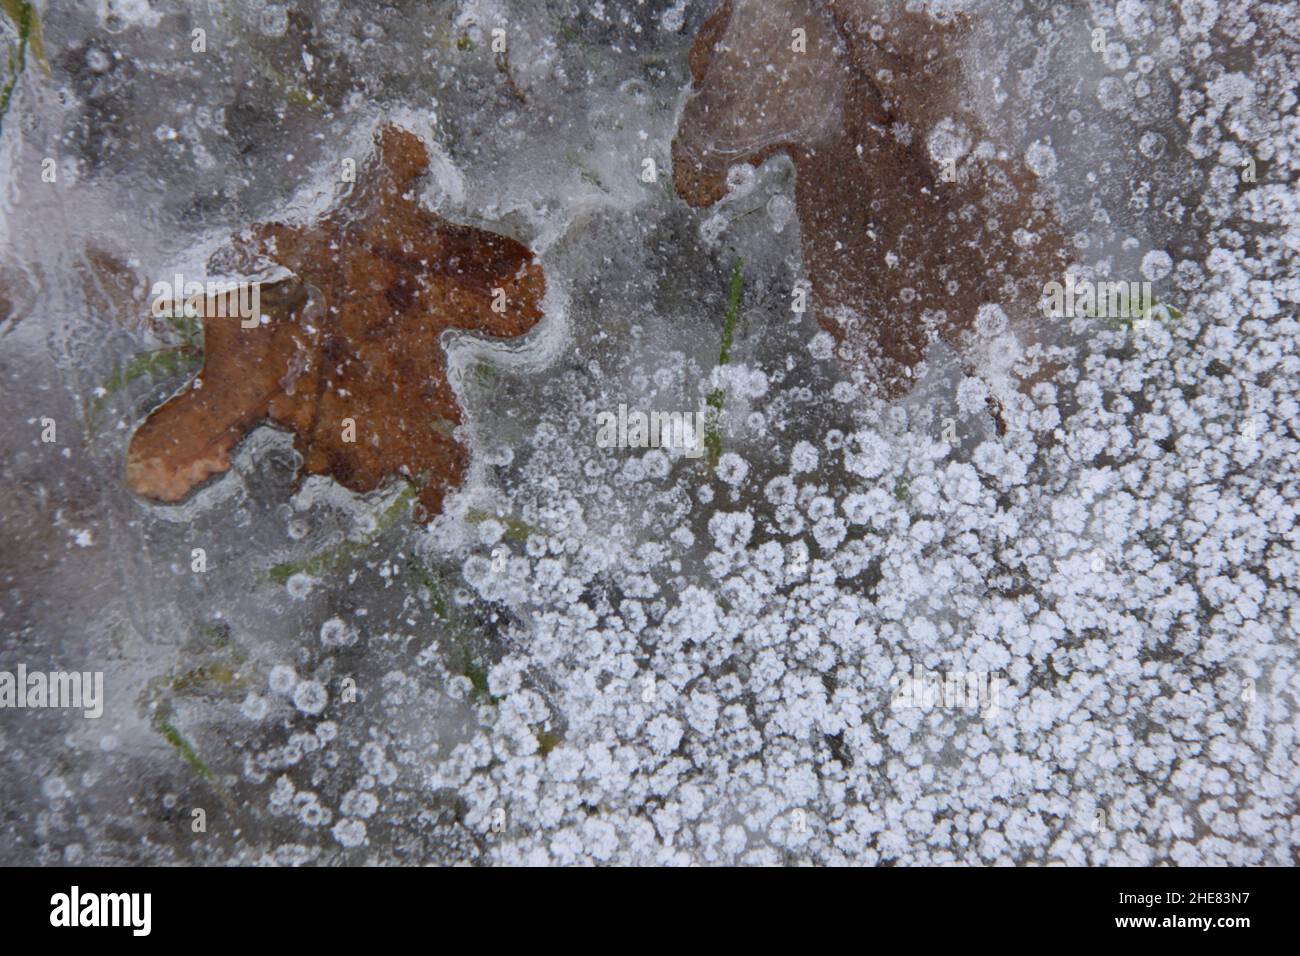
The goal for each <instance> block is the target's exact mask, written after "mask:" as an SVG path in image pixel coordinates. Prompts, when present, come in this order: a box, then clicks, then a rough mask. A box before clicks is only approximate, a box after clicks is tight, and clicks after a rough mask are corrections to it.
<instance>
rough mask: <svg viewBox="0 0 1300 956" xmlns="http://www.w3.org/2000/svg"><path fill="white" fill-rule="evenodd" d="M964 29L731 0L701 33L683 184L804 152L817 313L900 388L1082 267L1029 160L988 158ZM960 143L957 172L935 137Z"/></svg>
mask: <svg viewBox="0 0 1300 956" xmlns="http://www.w3.org/2000/svg"><path fill="white" fill-rule="evenodd" d="M963 29H964V24H963V23H962V22H961V21H949V22H940V21H938V20H936V19H934V18H932V17H931V16H930V15H928V14H925V13H908V12H904V11H903V10H902V9H901V4H897V3H889V2H871V3H868V2H865V0H838V2H829V3H826V4H813V3H811V2H810V0H765V2H761V3H760V2H756V0H727V2H724V3H723V4H722V5H721V7H719V9H718V10H717V12H715V13H714V14H713V16H711V17H710V18H709V19H708V20H707V21H706V22H705V23H704V24H703V26H702V27H701V29H700V32H699V35H698V36H697V37H696V40H695V43H694V45H693V46H692V48H691V53H690V67H691V74H692V77H693V80H694V89H693V92H692V94H691V96H690V98H689V100H688V101H687V104H686V107H685V110H684V111H683V114H682V118H681V121H680V124H679V126H678V130H677V136H676V138H675V139H674V141H673V178H674V182H675V185H676V187H677V192H678V194H679V195H681V196H682V197H683V198H684V199H685V200H686V202H687V203H689V204H690V205H692V206H697V207H699V206H709V205H712V204H713V203H715V202H717V201H718V200H719V199H720V198H722V196H723V195H724V194H725V192H726V185H725V184H726V174H727V170H728V168H729V167H730V166H731V165H733V164H735V163H739V162H749V163H755V164H757V163H760V162H762V161H763V160H764V159H766V158H767V157H769V156H771V155H773V154H776V153H786V154H788V155H789V156H790V157H791V159H792V161H793V162H794V165H795V170H796V179H795V206H796V211H797V213H798V217H799V224H800V232H801V242H802V246H803V257H804V262H805V264H806V267H807V270H808V273H809V276H810V279H811V282H812V293H813V295H812V305H813V308H814V309H815V313H816V315H817V319H818V321H819V323H820V324H821V325H822V326H823V328H825V329H827V330H828V331H830V332H831V333H832V334H834V335H835V336H836V337H837V339H839V340H840V342H841V354H845V355H847V357H848V358H849V359H850V360H851V361H852V362H854V363H855V364H857V365H859V366H860V367H863V368H866V369H867V370H869V372H870V373H871V375H872V378H873V379H874V380H875V381H876V382H878V383H879V385H880V387H881V389H882V391H884V392H885V393H887V394H897V393H898V392H900V391H902V390H903V389H905V388H906V387H907V385H908V384H909V383H910V381H911V379H910V377H909V373H910V370H911V369H912V368H913V367H914V366H915V365H916V364H917V363H918V362H919V361H920V360H921V358H922V357H923V355H924V353H925V349H926V347H927V345H928V344H929V342H930V341H931V340H932V338H934V337H935V336H939V337H942V338H943V339H945V340H946V341H948V342H950V343H952V344H954V345H957V344H960V343H961V342H962V341H963V339H964V338H965V336H966V333H968V332H969V330H970V329H971V328H972V327H973V325H974V319H975V314H976V311H977V310H978V308H979V306H980V305H982V304H984V303H987V302H997V303H1000V304H1003V305H1007V304H1010V303H1012V302H1021V303H1027V302H1032V303H1033V304H1034V305H1035V306H1036V304H1037V298H1038V295H1039V294H1040V292H1041V289H1042V285H1043V283H1044V282H1045V281H1047V280H1048V279H1049V278H1052V277H1059V276H1060V274H1061V273H1062V271H1063V269H1064V266H1065V259H1064V252H1063V250H1064V243H1063V241H1062V239H1061V236H1060V234H1059V229H1058V228H1057V226H1056V224H1055V223H1054V221H1053V219H1052V217H1051V215H1050V213H1049V211H1048V209H1047V204H1046V203H1045V202H1044V201H1043V199H1042V198H1041V197H1040V196H1038V195H1037V194H1036V182H1035V180H1034V177H1033V176H1032V174H1030V172H1029V171H1028V169H1027V168H1026V167H1025V166H1024V164H1023V163H1021V162H1019V161H1018V160H998V159H995V158H979V159H975V158H973V152H972V147H974V146H975V145H976V144H978V143H979V142H980V140H981V139H983V138H985V132H984V131H983V130H982V129H981V128H980V125H979V122H978V121H977V119H976V118H975V117H974V115H973V114H971V113H970V112H968V111H966V110H964V109H963V108H962V106H961V102H960V95H961V87H960V83H959V82H958V78H959V69H960V67H959V63H958V61H957V58H956V55H955V52H954V50H955V43H956V41H957V39H958V38H959V37H960V35H961V33H962V31H963ZM796 31H802V33H797V32H796ZM957 144H961V145H957ZM954 146H956V148H957V151H958V152H959V153H960V157H961V158H960V159H959V160H958V162H957V164H956V165H957V169H958V176H957V181H955V182H945V181H944V180H943V173H944V171H945V170H944V167H943V164H942V163H940V162H938V161H936V158H935V151H936V150H939V151H942V150H944V149H946V148H952V147H954ZM1017 238H1018V239H1019V241H1017Z"/></svg>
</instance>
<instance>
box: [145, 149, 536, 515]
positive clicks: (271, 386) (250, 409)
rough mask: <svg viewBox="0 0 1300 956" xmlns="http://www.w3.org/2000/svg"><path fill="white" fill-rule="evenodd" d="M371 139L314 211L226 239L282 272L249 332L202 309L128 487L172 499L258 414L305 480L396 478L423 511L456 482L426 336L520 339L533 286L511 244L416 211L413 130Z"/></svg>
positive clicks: (459, 470)
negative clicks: (340, 186) (178, 378)
mask: <svg viewBox="0 0 1300 956" xmlns="http://www.w3.org/2000/svg"><path fill="white" fill-rule="evenodd" d="M375 141H376V148H375V154H374V156H373V157H372V158H371V159H370V160H369V162H368V163H367V165H366V166H365V167H364V168H362V169H360V170H358V171H357V174H356V183H355V185H354V186H353V187H352V189H351V191H350V192H349V193H347V194H345V195H344V196H342V197H341V199H340V200H339V201H338V202H337V203H336V205H335V206H334V208H332V209H331V210H330V211H329V212H328V213H326V214H325V215H324V216H323V217H322V218H321V219H320V220H319V221H317V222H315V223H313V224H311V225H310V226H294V225H285V224H282V223H272V224H269V225H262V226H258V227H254V229H253V230H252V234H251V238H250V237H246V238H244V239H242V240H238V241H237V242H236V245H235V248H236V249H238V250H239V251H240V252H241V253H242V254H249V253H251V254H255V255H259V256H262V257H264V258H265V259H267V260H270V261H271V262H274V263H277V264H279V265H280V266H283V267H284V268H286V269H288V270H289V271H290V272H291V273H292V274H293V279H292V280H290V281H289V282H287V283H279V284H278V285H277V286H276V287H273V288H272V289H270V290H267V292H268V293H269V294H268V295H264V296H263V309H262V311H263V313H264V314H265V315H266V318H265V319H264V320H263V322H262V323H261V324H260V325H257V326H256V327H253V328H244V327H243V325H244V324H245V323H244V322H242V321H241V319H240V318H239V317H238V316H236V317H232V318H220V317H205V318H204V320H203V338H204V364H203V368H202V370H201V371H200V372H199V374H198V375H197V376H196V377H195V378H194V380H193V382H191V383H190V384H189V385H187V386H186V387H185V388H184V389H183V390H182V391H180V392H179V393H178V394H177V395H176V396H175V397H173V398H172V399H170V400H169V401H167V402H166V403H165V404H163V405H161V406H160V407H159V408H157V409H155V410H154V411H153V412H152V413H151V414H150V415H149V417H148V418H147V419H146V420H145V422H144V423H143V424H142V425H141V426H140V427H139V429H138V430H137V431H136V433H135V435H134V436H133V437H132V439H131V445H130V450H129V452H128V461H127V476H128V480H129V482H130V485H131V487H132V488H133V489H134V490H135V491H136V492H138V493H139V494H141V495H143V496H145V497H147V498H151V499H154V500H157V501H164V502H175V501H180V500H182V499H184V498H185V497H186V496H188V495H189V494H190V493H191V492H192V491H193V490H194V489H195V488H197V487H198V486H199V485H200V484H201V483H202V482H204V481H205V480H207V479H208V478H210V477H212V476H213V475H218V474H221V473H222V472H224V471H226V470H227V469H228V468H229V467H230V455H231V452H232V451H233V450H234V448H235V447H236V445H238V443H239V442H240V440H241V439H242V438H243V437H244V436H245V435H246V434H247V433H248V432H249V431H250V430H251V429H253V428H254V427H255V426H257V425H258V424H260V423H263V422H269V423H271V424H273V425H277V426H280V427H282V428H285V429H288V430H289V431H291V432H292V433H293V435H294V444H295V447H296V448H297V450H298V451H299V453H300V454H301V455H302V458H303V472H304V473H305V474H308V475H328V476H330V477H332V478H334V479H335V480H336V481H338V482H339V483H340V484H342V485H343V486H344V487H347V488H350V489H352V490H353V491H357V492H368V491H372V490H374V489H376V488H378V487H379V486H380V485H381V484H383V483H384V482H385V481H386V480H387V479H389V478H391V477H394V476H401V477H403V478H405V479H407V480H409V481H412V482H414V483H415V484H416V485H417V486H418V487H419V503H420V504H421V505H422V506H423V509H424V511H425V514H426V515H427V516H429V517H432V516H434V515H436V514H438V513H439V512H440V510H441V507H442V501H443V498H444V496H445V495H446V493H447V492H448V491H449V490H451V489H453V488H455V487H456V486H457V485H458V484H459V483H460V481H461V480H462V478H463V476H464V473H465V469H466V463H467V458H468V452H467V449H466V448H465V446H464V445H462V444H461V443H460V442H458V441H457V440H456V438H455V437H454V435H453V429H454V428H455V426H456V425H458V424H459V423H460V421H461V411H460V407H459V405H458V404H457V401H456V396H455V394H454V392H453V391H452V388H451V385H450V383H449V382H448V381H447V358H446V354H445V352H444V350H443V348H442V343H441V342H440V336H441V335H442V333H443V332H445V331H447V330H448V329H465V330H470V331H473V332H479V333H484V334H486V335H490V336H495V337H503V338H504V337H514V336H519V335H522V334H524V333H525V332H527V331H528V330H529V329H531V328H532V327H533V326H534V325H536V324H537V322H538V321H539V320H540V318H541V315H542V310H541V300H542V296H543V293H544V290H545V280H544V278H543V275H542V269H541V267H540V265H538V264H537V263H536V262H534V261H533V255H532V253H531V252H530V251H529V250H528V249H527V248H526V247H525V246H523V245H522V244H520V243H519V242H516V241H515V240H513V239H510V238H508V237H505V236H501V235H497V234H494V233H491V232H486V231H484V230H481V229H475V228H472V227H470V226H464V225H457V224H455V223H451V222H448V221H447V220H445V219H443V218H441V217H439V216H437V215H435V214H434V213H432V212H429V211H428V210H426V209H423V208H421V207H420V205H419V204H418V203H417V201H416V197H415V193H414V188H415V182H416V180H417V179H419V177H420V176H421V175H422V174H423V173H424V172H425V171H426V169H427V167H428V153H427V151H426V149H425V147H424V145H423V143H421V141H420V139H419V138H418V137H417V136H416V135H415V134H413V133H411V132H408V131H406V130H403V129H399V128H397V127H394V126H385V127H383V128H381V129H380V131H379V132H378V133H377V134H376V137H375ZM225 299H226V301H225V302H224V303H223V302H221V301H218V300H217V299H213V298H209V299H207V303H206V306H205V309H204V313H205V316H214V314H216V312H217V310H216V308H215V307H216V306H218V305H225V306H226V308H225V309H224V310H223V311H224V312H230V313H234V312H235V305H236V304H237V302H236V299H235V296H234V293H230V294H228V295H226V296H225ZM268 300H269V301H268ZM494 305H495V306H496V307H497V308H496V309H494V308H493V306H494ZM498 310H499V311H498ZM350 427H351V428H352V429H353V430H352V433H351V434H349V428H350ZM349 438H351V439H352V440H348V439H349Z"/></svg>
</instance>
